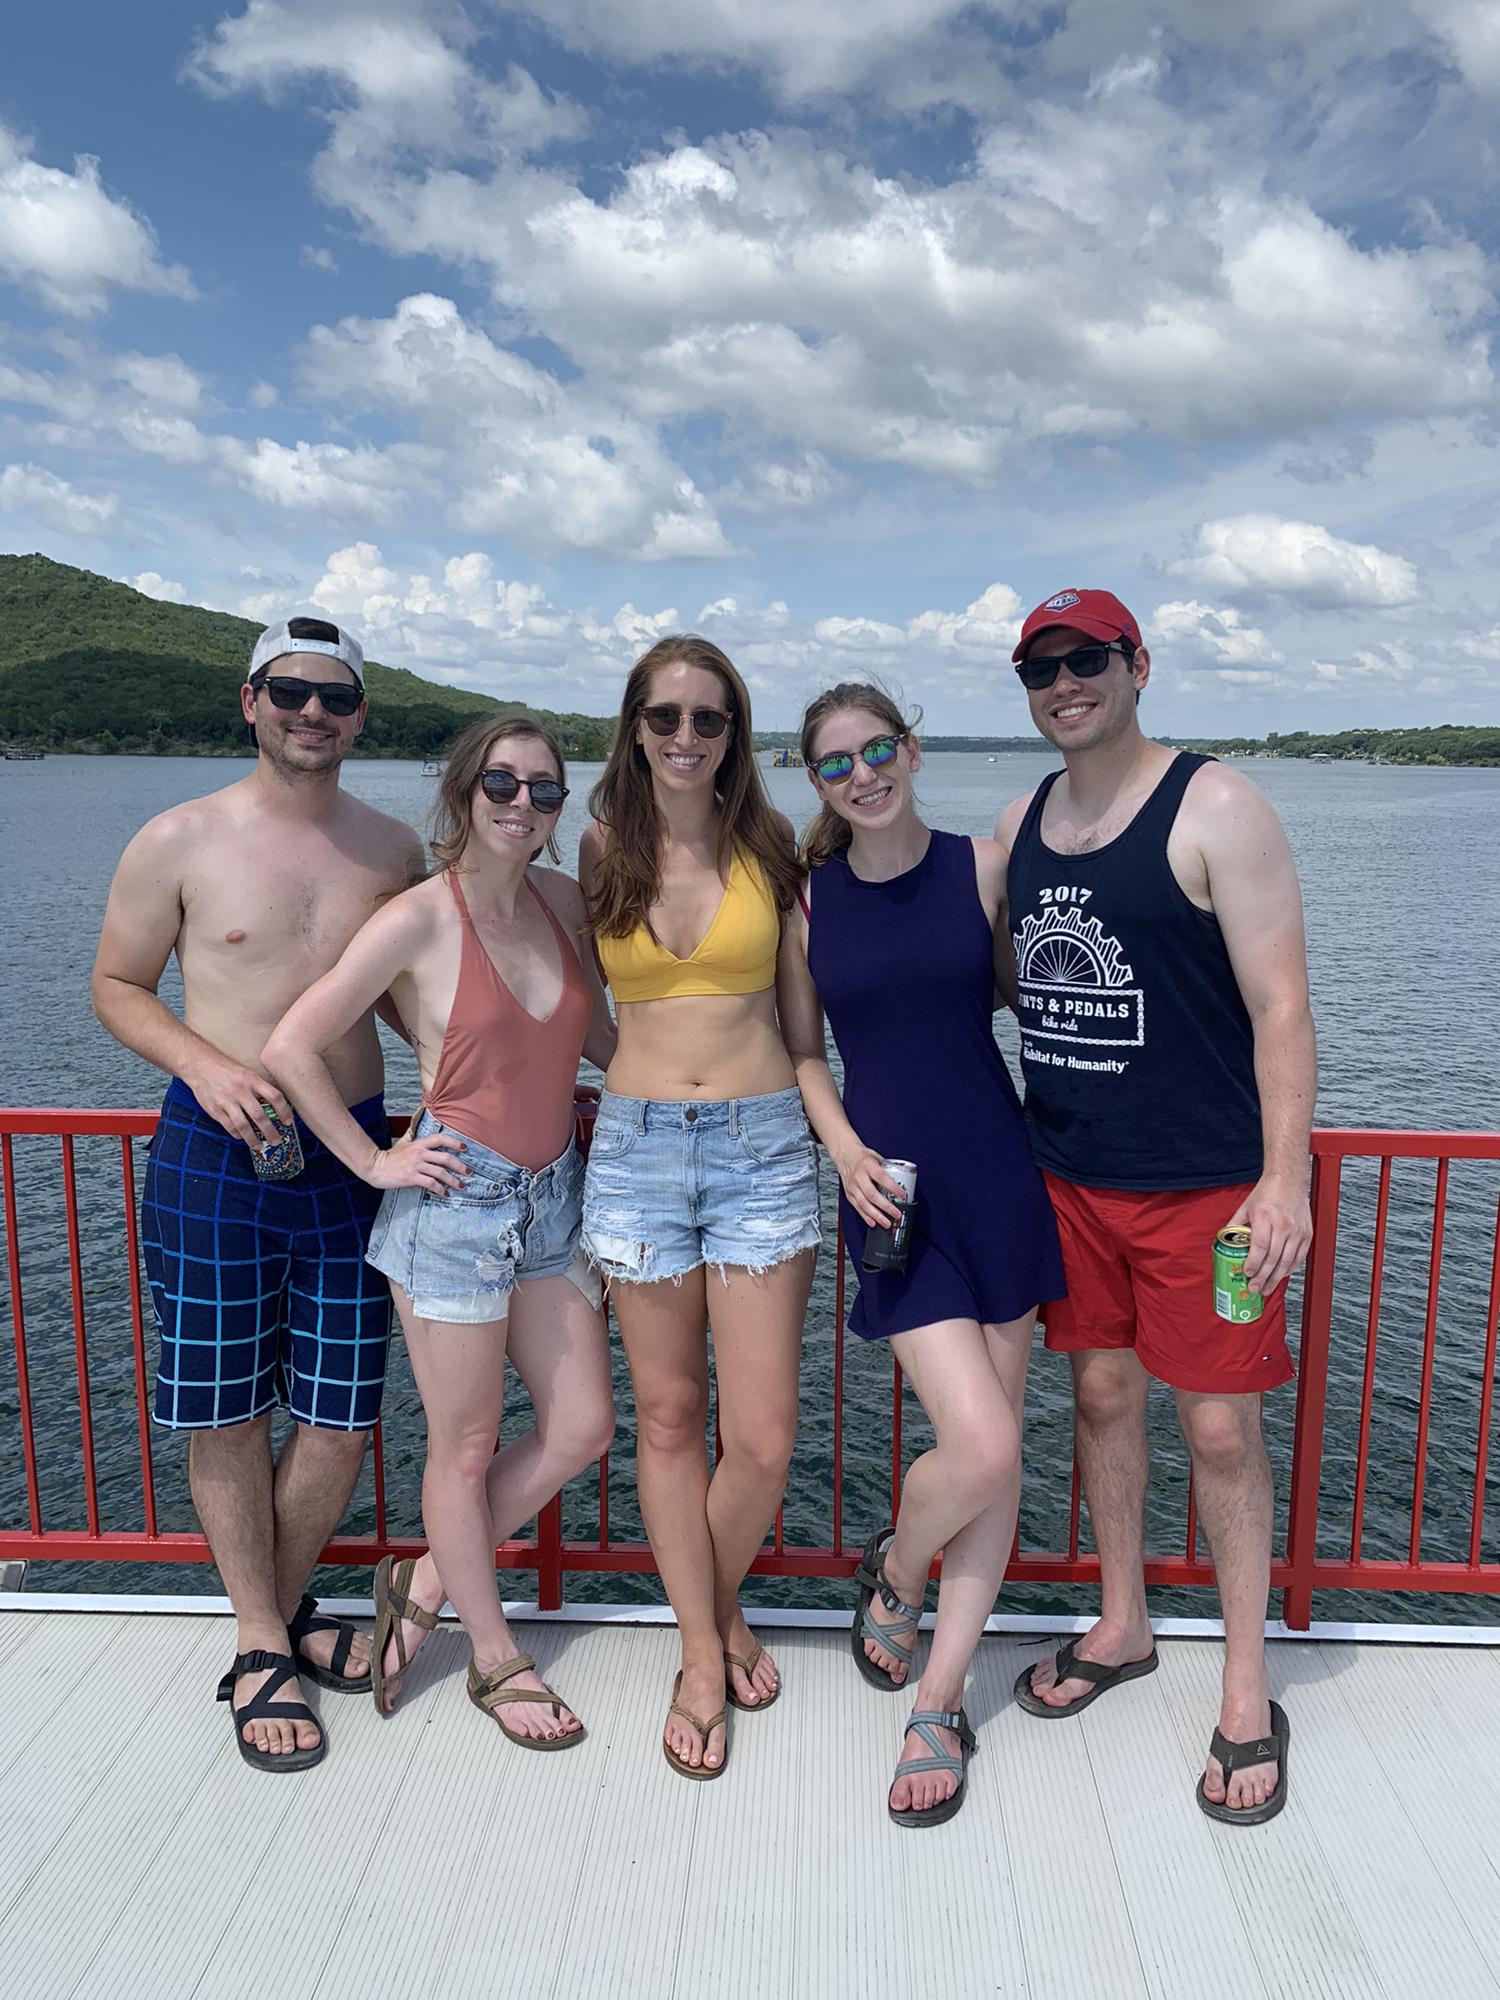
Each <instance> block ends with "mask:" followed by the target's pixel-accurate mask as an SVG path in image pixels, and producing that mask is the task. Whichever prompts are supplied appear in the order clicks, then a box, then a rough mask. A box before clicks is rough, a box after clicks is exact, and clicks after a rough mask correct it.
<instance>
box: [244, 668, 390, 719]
mask: <svg viewBox="0 0 1500 2000" xmlns="http://www.w3.org/2000/svg"><path fill="white" fill-rule="evenodd" d="M260 685H261V686H262V687H263V688H264V689H265V691H266V693H267V694H268V695H269V696H270V697H271V706H272V708H306V706H307V704H308V703H309V702H310V701H311V700H312V698H313V696H314V695H316V696H317V697H318V700H319V701H320V702H322V704H323V706H324V708H325V709H326V710H327V712H328V713H329V714H330V715H353V713H354V711H355V710H356V709H357V708H358V707H359V705H360V703H361V702H362V701H363V700H364V698H365V691H364V689H363V688H362V687H355V686H353V685H352V684H351V683H350V682H349V681H304V680H301V679H299V678H298V676H297V675H295V674H268V675H267V676H266V678H265V679H264V680H263V681H262V682H261V683H260Z"/></svg>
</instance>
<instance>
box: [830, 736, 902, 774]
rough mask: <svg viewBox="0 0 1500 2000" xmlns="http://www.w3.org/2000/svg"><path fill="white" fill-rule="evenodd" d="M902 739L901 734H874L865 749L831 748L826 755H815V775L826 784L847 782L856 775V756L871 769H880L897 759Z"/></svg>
mask: <svg viewBox="0 0 1500 2000" xmlns="http://www.w3.org/2000/svg"><path fill="white" fill-rule="evenodd" d="M901 740H902V739H901V738H900V737H899V736H872V737H871V738H870V740H869V742H868V743H867V744H866V745H865V747H864V749H863V750H830V751H829V753H828V755H827V756H826V757H814V759H813V766H812V767H813V775H814V776H815V777H819V778H821V779H822V780H823V783H824V784H825V785H842V784H845V783H847V781H848V780H849V779H850V778H852V777H853V775H854V760H855V758H856V757H857V758H859V759H860V761H861V762H862V763H864V764H865V765H866V766H867V767H868V768H869V769H870V770H872V771H879V770H881V769H882V768H883V767H884V766H885V765H887V764H890V763H893V762H894V761H895V756H896V750H897V747H898V746H899V744H900V743H901Z"/></svg>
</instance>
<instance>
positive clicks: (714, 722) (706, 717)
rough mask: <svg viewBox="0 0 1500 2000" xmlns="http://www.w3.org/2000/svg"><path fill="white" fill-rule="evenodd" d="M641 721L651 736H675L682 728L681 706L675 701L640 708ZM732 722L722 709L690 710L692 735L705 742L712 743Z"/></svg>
mask: <svg viewBox="0 0 1500 2000" xmlns="http://www.w3.org/2000/svg"><path fill="white" fill-rule="evenodd" d="M640 715H641V720H642V722H644V723H645V725H646V727H647V728H648V729H649V730H650V731H651V734H652V735H653V736H675V735H676V734H677V732H678V730H679V729H680V728H681V727H682V716H683V710H682V705H681V703H679V702H675V701H658V702H653V703H652V704H651V706H650V707H649V708H646V707H642V709H641V711H640ZM733 720H734V718H733V716H730V715H726V714H725V713H724V711H723V709H722V708H695V709H693V710H692V721H693V734H694V735H695V736H701V737H702V738H703V739H704V741H705V742H712V741H713V739H714V738H715V737H716V736H722V735H723V734H724V731H725V730H726V729H727V728H728V727H729V725H730V723H731V722H732V721H733Z"/></svg>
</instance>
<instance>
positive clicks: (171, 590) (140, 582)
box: [125, 569, 187, 604]
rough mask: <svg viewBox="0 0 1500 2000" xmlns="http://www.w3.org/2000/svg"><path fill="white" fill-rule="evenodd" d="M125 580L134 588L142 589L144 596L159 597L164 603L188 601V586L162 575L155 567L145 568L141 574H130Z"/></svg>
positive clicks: (183, 602) (184, 602)
mask: <svg viewBox="0 0 1500 2000" xmlns="http://www.w3.org/2000/svg"><path fill="white" fill-rule="evenodd" d="M125 581H126V582H127V583H128V584H129V585H130V587H131V589H132V590H138V591H140V593H141V594H142V596H143V597H159V598H160V599H161V601H162V602H163V604H186V602H187V589H186V587H185V586H184V585H183V584H180V583H173V582H172V581H171V579H170V578H169V577H165V576H162V575H160V574H159V573H158V572H157V571H156V570H154V569H143V570H142V571H141V573H140V575H139V576H128V577H126V579H125Z"/></svg>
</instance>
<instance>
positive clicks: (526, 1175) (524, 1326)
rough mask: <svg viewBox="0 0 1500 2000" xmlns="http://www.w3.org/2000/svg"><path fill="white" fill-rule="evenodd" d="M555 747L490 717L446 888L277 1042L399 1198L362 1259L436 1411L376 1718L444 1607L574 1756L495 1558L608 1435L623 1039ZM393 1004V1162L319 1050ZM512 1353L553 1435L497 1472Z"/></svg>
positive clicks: (391, 924)
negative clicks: (572, 849)
mask: <svg viewBox="0 0 1500 2000" xmlns="http://www.w3.org/2000/svg"><path fill="white" fill-rule="evenodd" d="M565 779H566V772H565V770H564V766H563V758H562V752H561V750H560V749H559V747H558V744H557V741H556V739H555V738H554V737H553V736H552V735H551V734H550V732H549V731H548V730H547V729H546V728H544V727H543V725H542V724H541V723H539V722H537V721H536V720H535V719H534V718H532V717H529V716H511V717H505V718H502V719H499V720H491V719H489V718H486V719H484V720H482V721H480V722H477V723H475V724H474V725H473V726H472V727H471V728H470V729H469V730H468V731H466V732H465V734H464V735H463V736H462V737H460V739H459V741H458V743H457V744H456V745H455V747H454V751H453V755H452V757H451V759H450V761H449V764H448V768H447V771H446V773H445V775H444V779H443V784H442V789H441V792H440V794H439V798H438V805H437V812H436V821H437V837H436V839H435V841H434V852H435V853H436V854H437V855H438V858H439V860H440V861H441V862H442V864H443V866H442V868H441V870H440V872H439V873H438V874H437V875H435V876H432V877H430V878H429V879H428V880H427V881H425V882H422V883H419V884H418V885H417V886H416V887H415V888H413V889H409V890H407V891H406V892H405V893H404V894H403V895H400V896H397V897H396V898H395V899H394V900H393V901H391V902H390V903H388V904H387V905H386V906H385V908H383V909H382V910H380V911H378V912H377V913H376V915H375V916H374V917H373V918H372V919H371V920H370V922H369V923H368V924H366V925H365V927H364V929H363V930H362V931H360V932H359V934H358V935H357V936H356V937H355V938H354V940H353V942H352V943H351V944H350V946H349V948H348V950H347V951H346V952H345V953H344V956H343V958H342V959H341V960H340V961H339V963H338V965H336V966H335V967H334V969H333V971H332V972H330V973H329V974H328V975H327V976H326V977H325V978H324V979H322V980H320V981H319V982H318V984H317V985H316V986H314V987H312V988H311V989H310V991H309V992H308V993H306V994H305V995H304V996H303V998H302V1000H300V1001H299V1002H298V1004H297V1005H296V1006H295V1007H293V1008H292V1010H291V1012H290V1013H289V1014H288V1015H287V1016H286V1018H285V1019H284V1020H283V1021H282V1023H281V1025H280V1027H279V1028H278V1029H277V1030H276V1032H275V1034H274V1035H273V1036H272V1038H271V1041H270V1042H269V1043H268V1044H267V1048H266V1055H265V1060H266V1063H267V1066H268V1067H269V1068H270V1069H271V1071H272V1074H273V1075H275V1076H277V1077H279V1078H284V1079H285V1083H286V1088H287V1090H288V1092H289V1094H290V1095H291V1097H292V1098H293V1100H294V1102H295V1104H296V1106H297V1110H298V1112H299V1115H300V1116H301V1117H302V1118H303V1119H304V1120H305V1121H306V1122H307V1124H308V1125H310V1126H311V1127H312V1129H313V1130H314V1131H315V1132H317V1133H318V1134H319V1136H320V1137H322V1138H323V1139H324V1141H325V1143H326V1144H327V1145H328V1146H329V1147H330V1149H331V1150H333V1151H334V1152H337V1153H338V1154H339V1156H340V1158H342V1159H343V1160H344V1161H345V1162H346V1164H347V1165H349V1166H350V1167H351V1168H353V1170H354V1171H355V1172H356V1173H358V1174H360V1175H361V1176H362V1177H363V1178H364V1179H365V1180H367V1181H369V1182H370V1183H371V1184H372V1185H373V1186H375V1187H380V1188H383V1189H385V1190H386V1194H385V1199H384V1201H383V1202H382V1203H381V1207H380V1213H379V1214H378V1216H377V1217H376V1219H375V1226H374V1228H373V1230H372V1231H371V1235H370V1249H369V1261H370V1262H371V1263H372V1264H374V1265H375V1267H376V1269H377V1270H380V1271H383V1272H384V1273H385V1274H386V1276H387V1277H388V1278H389V1279H390V1281H391V1290H392V1293H393V1295H394V1297H395V1301H396V1310H397V1312H398V1314H399V1315H400V1319H401V1325H402V1328H403V1330H404V1332H405V1335H406V1343H407V1349H408V1352H409V1354H410V1356H411V1363H412V1372H413V1374H414V1376H415V1377H416V1382H417V1388H418V1390H419V1392H420V1394H421V1397H422V1405H423V1408H424V1410H425V1411H426V1414H427V1427H428V1449H427V1466H426V1471H425V1473H424V1476H423V1484H422V1510H423V1520H424V1522H425V1524H426V1527H427V1534H428V1540H429V1543H430V1548H429V1552H428V1553H427V1555H425V1556H424V1557H422V1559H421V1560H420V1561H405V1562H403V1563H402V1564H401V1565H400V1566H399V1568H397V1569H395V1570H394V1571H393V1570H392V1567H391V1564H390V1563H389V1562H388V1561H387V1562H386V1563H383V1564H382V1565H381V1568H380V1571H379V1572H378V1574H377V1577H376V1611H377V1626H376V1639H375V1659H374V1666H373V1677H374V1691H375V1699H376V1702H377V1704H378V1705H379V1707H380V1708H381V1710H382V1712H383V1713H384V1712H388V1711H389V1710H390V1709H392V1708H394V1707H395V1705H396V1700H397V1694H398V1689H399V1684H400V1681H401V1678H402V1675H403V1674H404V1673H405V1671H406V1667H407V1665H408V1664H409V1662H410V1660H411V1658H412V1655H413V1654H414V1653H415V1651H416V1650H417V1648H418V1647H419V1646H420V1645H421V1644H422V1641H423V1638H424V1637H425V1635H426V1633H427V1632H429V1631H431V1629H432V1627H433V1625H434V1623H435V1622H436V1614H437V1612H438V1611H439V1610H441V1608H442V1605H443V1602H444V1599H445V1598H451V1600H452V1602H453V1604H454V1607H455V1608H456V1610H457V1611H458V1614H459V1616H460V1617H461V1618H462V1620H463V1622H464V1626H465V1628H466V1629H467V1631H468V1633H469V1636H470V1638H471V1640H472V1641H473V1646H474V1662H473V1665H472V1666H471V1668H470V1670H469V1698H470V1700H471V1701H472V1702H473V1703H474V1704H475V1706H476V1707H478V1708H480V1709H482V1710H484V1711H485V1712H486V1713H487V1714H489V1715H491V1716H493V1718H494V1719H495V1721H496V1722H497V1723H499V1725H500V1727H501V1729H502V1730H503V1731H504V1733H505V1734H506V1736H508V1737H509V1738H510V1739H511V1740H512V1741H513V1742H516V1743H518V1744H521V1745H523V1746H524V1747H526V1748H529V1749H555V1748H560V1747H561V1746H562V1745H564V1744H567V1743H572V1742H576V1741H577V1740H578V1738H579V1736H580V1735H581V1733H582V1725H581V1724H580V1723H579V1721H578V1718H577V1717H576V1716H575V1715H573V1713H572V1712H571V1711H570V1710H569V1709H568V1708H567V1707H566V1706H565V1705H564V1704H563V1703H562V1702H561V1701H560V1700H559V1699H558V1697H556V1696H555V1695H553V1694H552V1692H551V1690H550V1689H548V1688H546V1687H545V1686H544V1684H543V1683H542V1682H541V1680H539V1679H538V1677H537V1676H536V1674H535V1673H534V1672H533V1671H532V1662H531V1660H530V1659H529V1658H528V1656H527V1655H525V1654H524V1653H522V1652H520V1650H519V1648H518V1647H517V1645H516V1643H515V1640H514V1639H513V1637H512V1636H511V1632H510V1628H509V1626H508V1625H507V1624H506V1621H505V1617H504V1614H503V1612H502V1610H501V1607H500V1598H499V1593H498V1590H497V1587H496V1582H495V1567H494V1551H495V1547H496V1545H497V1543H498V1542H500V1541H503V1540H504V1539H505V1538H506V1537H507V1536H508V1535H510V1534H511V1533H513V1532H514V1531H515V1529H517V1528H518V1527H519V1526H520V1525H521V1523H522V1522H523V1521H525V1520H527V1519H529V1518H530V1516H531V1515H532V1514H534V1513H535V1512H536V1511H537V1508H538V1507H539V1506H540V1505H542V1504H543V1503H544V1502H545V1501H547V1500H549V1499H550V1498H551V1496H552V1495H553V1494H554V1493H555V1492H556V1491H557V1489H558V1488H559V1487H560V1486H561V1485H562V1483H563V1482H564V1481H565V1480H566V1479H569V1478H571V1477H572V1475H573V1474H574V1473H575V1472H577V1471H579V1470H581V1469H582V1467H583V1466H584V1465H586V1464H588V1463H589V1462H590V1461H591V1460H593V1459H594V1458H597V1457H598V1455H599V1454H600V1452H601V1451H603V1450H605V1449H606V1448H607V1446H608V1443H609V1439H610V1436H611V1434H612V1432H613V1429H614V1411H613V1406H612V1402H611V1396H610V1386H609V1367H608V1358H607V1348H606V1341H605V1334H604V1323H603V1319H602V1316H601V1314H600V1311H599V1283H598V1280H597V1278H596V1277H595V1276H594V1274H593V1272H592V1271H591V1270H590V1268H589V1265H588V1263H587V1261H586V1259H585V1258H584V1257H583V1256H582V1254H581V1253H580V1250H579V1246H578V1236H579V1228H580V1224H581V1220H582V1199H583V1161H582V1159H581V1157H580V1155H579V1153H578V1149H577V1147H576V1145H575V1144H574V1141H573V1136H572V1125H573V1093H574V1087H575V1083H576V1080H577V1074H578V1061H579V1057H580V1055H582V1054H587V1055H588V1057H589V1059H590V1061H592V1062H596V1063H598V1064H599V1065H600V1066H601V1067H603V1066H604V1065H605V1064H607V1063H608V1061H609V1059H610V1056H611V1054H612V1052H613V1049H614V1041H615V1036H614V1026H613V1023H612V1022H611V1021H610V1019H609V1014H608V1010H607V1008H606V1006H605V1003H604V995H603V990H602V988H601V987H600V984H599V979H598V975H597V973H596V971H595V969H594V960H593V952H592V949H591V948H590V946H589V944H588V942H587V940H586V938H585V936H584V911H583V899H582V897H581V895H580V893H579V889H578V885H577V883H576V882H574V881H573V880H572V879H571V877H569V876H566V875H562V874H559V873H558V872H557V871H556V870H553V869H546V870H534V869H533V868H532V865H531V864H532V863H533V862H534V861H535V860H536V859H537V857H538V855H540V854H541V853H542V851H543V850H544V849H551V851H552V852H553V853H554V854H555V853H556V848H555V845H554V843H553V840H552V829H553V826H554V825H555V823H556V817H557V815H558V813H559V812H560V811H561V810H562V806H563V802H564V800H565V799H566V798H567V786H566V782H565ZM385 995H389V996H390V998H391V1000H392V1001H393V1002H394V1004H395V1006H396V1008H397V1009H398V1011H399V1015H400V1019H401V1022H402V1024H403V1026H404V1028H405V1030H406V1032H407V1033H408V1035H409V1037H410V1040H411V1043H412V1046H413V1048H414V1050H415V1051H416V1056H417V1061H418V1063H419V1065H420V1068H421V1072H422V1084H423V1109H422V1112H421V1115H420V1116H419V1117H418V1119H417V1121H416V1123H415V1125H414V1126H413V1127H412V1132H411V1136H410V1138H409V1139H407V1140H405V1141H403V1142H402V1143H400V1144H398V1145H396V1146H392V1147H390V1148H389V1149H388V1150H382V1149H381V1148H380V1147H378V1146H374V1145H372V1144H371V1142H370V1141H369V1139H368V1138H367V1137H365V1136H364V1135H362V1134H361V1133H360V1132H359V1131H358V1129H357V1127H355V1126H354V1123H353V1121H352V1120H351V1119H350V1117H349V1114H348V1112H347V1111H346V1110H345V1109H344V1107H343V1104H342V1102H341V1100H340V1099H339V1096H338V1093H337V1091H336V1090H335V1089H334V1088H333V1084H332V1079H331V1077H330V1076H329V1074H328V1071H327V1067H326V1065H325V1063H324V1061H323V1057H322V1050H323V1049H324V1048H325V1047H327V1046H328V1045H329V1043H330V1042H332V1041H333V1040H335V1039H336V1038H337V1036H338V1034H339V1033H340V1032H341V1031H342V1025H343V1023H344V1022H345V1021H346V1020H348V1019H350V1018H355V1017H357V1016H358V1015H359V1014H361V1013H363V1012H364V1011H365V1010H367V1009H368V1008H369V1007H371V1006H372V1005H374V1004H375V1003H376V1002H377V1001H379V1000H380V999H381V998H382V997H383V996H385ZM507 1358H508V1359H509V1360H510V1361H511V1362H512V1363H513V1364H514V1366H515V1368H516V1371H517V1373H518V1374H519V1375H520V1376H521V1379H522V1381H523V1382H524V1383H525V1384H526V1386H527V1389H528V1390H529V1392H530V1394H531V1398H532V1406H533V1409H534V1411H535V1416H536V1428H535V1430H534V1431H533V1432H532V1433H531V1434H530V1435H529V1436H527V1437H526V1438H524V1439H523V1440H521V1441H520V1442H519V1443H518V1444H516V1445H513V1446H511V1447H510V1448H509V1449H508V1450H507V1451H506V1452H504V1453H502V1454H500V1455H498V1456H497V1455H496V1452H495V1439H496V1435H497V1433H498V1431H499V1427H500V1418H501V1414H502V1409H503V1392H504V1381H505V1363H506V1360H507Z"/></svg>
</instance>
